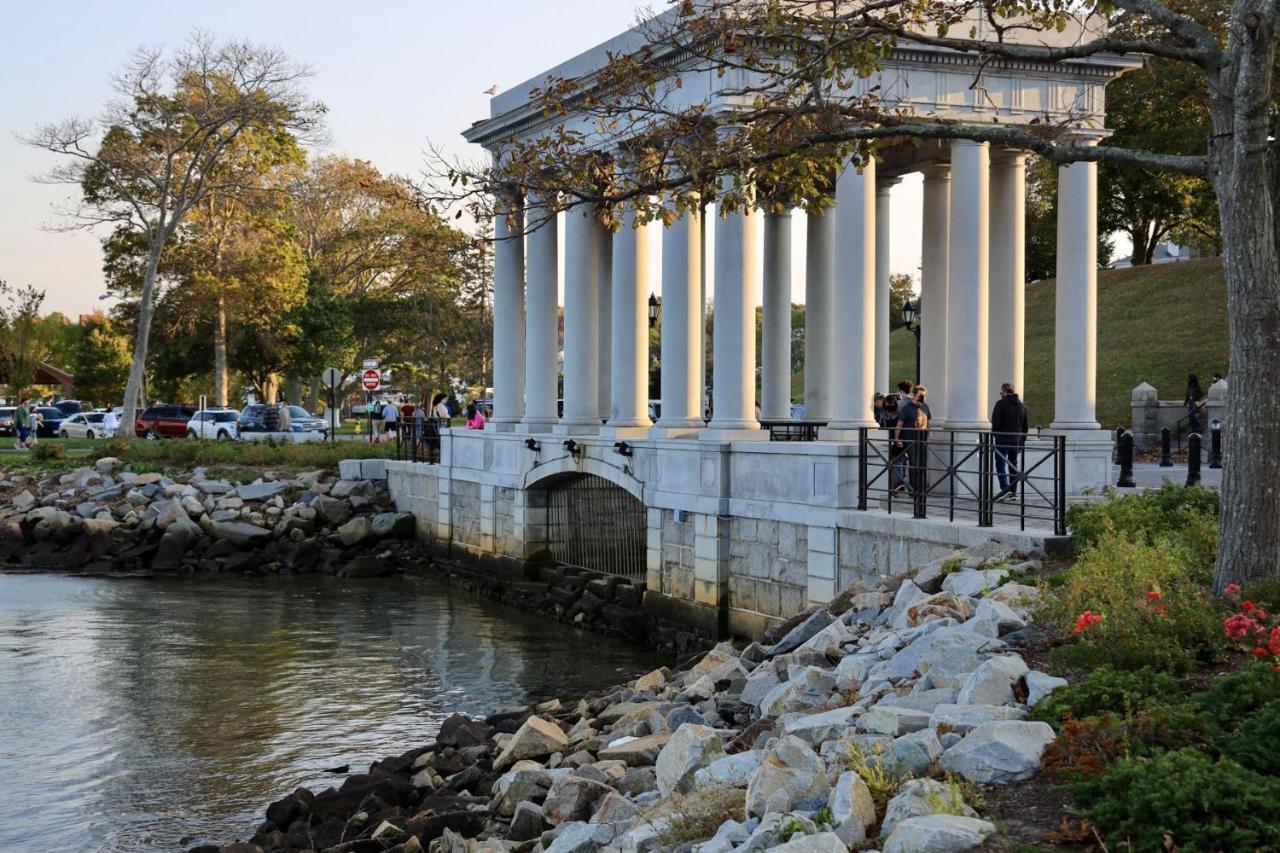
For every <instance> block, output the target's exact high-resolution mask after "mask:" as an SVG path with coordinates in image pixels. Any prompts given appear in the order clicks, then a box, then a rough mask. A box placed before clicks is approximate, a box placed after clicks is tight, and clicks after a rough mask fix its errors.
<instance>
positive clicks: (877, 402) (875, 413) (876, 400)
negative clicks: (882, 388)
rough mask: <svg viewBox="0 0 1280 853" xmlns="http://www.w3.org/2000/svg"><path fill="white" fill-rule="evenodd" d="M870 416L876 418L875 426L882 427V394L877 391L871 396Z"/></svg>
mask: <svg viewBox="0 0 1280 853" xmlns="http://www.w3.org/2000/svg"><path fill="white" fill-rule="evenodd" d="M871 416H872V417H873V418H875V419H876V426H878V427H880V429H884V422H885V414H884V395H883V394H881V393H880V392H879V391H877V392H876V393H875V396H873V397H872V398H871Z"/></svg>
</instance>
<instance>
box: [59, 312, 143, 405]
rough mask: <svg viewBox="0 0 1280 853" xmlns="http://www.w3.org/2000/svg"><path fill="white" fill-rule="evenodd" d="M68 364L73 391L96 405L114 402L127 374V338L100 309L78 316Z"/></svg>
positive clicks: (122, 389)
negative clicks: (73, 385)
mask: <svg viewBox="0 0 1280 853" xmlns="http://www.w3.org/2000/svg"><path fill="white" fill-rule="evenodd" d="M74 328H75V343H74V345H73V346H72V350H71V363H70V364H69V365H68V368H69V370H70V372H71V374H72V375H73V376H75V378H76V394H77V395H78V396H79V397H80V399H81V400H85V401H91V402H93V403H97V404H98V405H114V404H115V402H116V401H117V400H119V399H120V395H121V394H122V393H123V391H124V386H125V383H126V382H127V381H128V378H129V338H128V336H127V335H126V334H124V333H123V332H122V331H121V330H120V329H119V327H118V324H117V322H116V321H115V320H113V319H111V318H110V317H109V316H107V315H106V314H104V313H102V312H97V313H94V314H89V315H87V316H84V317H81V318H80V323H79V324H78V325H77V326H75V327H74Z"/></svg>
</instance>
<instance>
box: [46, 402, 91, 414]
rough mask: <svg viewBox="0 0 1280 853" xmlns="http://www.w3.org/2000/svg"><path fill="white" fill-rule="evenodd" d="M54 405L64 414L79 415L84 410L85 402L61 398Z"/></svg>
mask: <svg viewBox="0 0 1280 853" xmlns="http://www.w3.org/2000/svg"><path fill="white" fill-rule="evenodd" d="M53 407H54V408H55V409H57V410H58V411H60V412H62V414H64V415H68V416H69V415H78V414H80V413H81V412H83V411H84V404H83V403H81V402H80V401H79V400H59V401H58V402H56V403H54V404H53Z"/></svg>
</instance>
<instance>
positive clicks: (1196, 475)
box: [1187, 432, 1200, 486]
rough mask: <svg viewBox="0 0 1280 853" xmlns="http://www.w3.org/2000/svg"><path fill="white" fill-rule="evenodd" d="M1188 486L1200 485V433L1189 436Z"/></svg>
mask: <svg viewBox="0 0 1280 853" xmlns="http://www.w3.org/2000/svg"><path fill="white" fill-rule="evenodd" d="M1187 485H1188V486H1198V485H1200V433H1198V432H1193V433H1191V435H1189V436H1187Z"/></svg>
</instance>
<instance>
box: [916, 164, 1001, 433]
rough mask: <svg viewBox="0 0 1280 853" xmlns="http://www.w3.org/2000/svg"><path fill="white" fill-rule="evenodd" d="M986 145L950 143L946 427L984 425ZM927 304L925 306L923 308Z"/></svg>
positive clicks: (986, 417)
mask: <svg viewBox="0 0 1280 853" xmlns="http://www.w3.org/2000/svg"><path fill="white" fill-rule="evenodd" d="M989 154H990V151H989V146H988V144H987V143H985V142H970V141H968V140H956V141H954V142H952V143H951V245H950V260H949V263H948V272H947V427H948V428H949V429H988V428H989V427H990V425H991V421H990V412H988V411H987V410H986V409H987V310H988V309H987V252H988V248H989V247H988V243H987V215H988V204H987V198H988V197H987V190H988V182H989V165H990V161H989ZM928 310H929V309H928V307H926V308H925V311H926V312H927V311H928Z"/></svg>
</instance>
